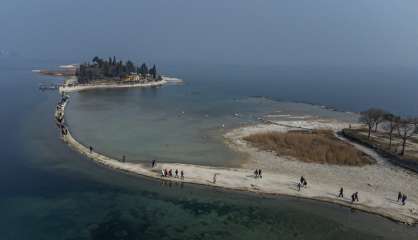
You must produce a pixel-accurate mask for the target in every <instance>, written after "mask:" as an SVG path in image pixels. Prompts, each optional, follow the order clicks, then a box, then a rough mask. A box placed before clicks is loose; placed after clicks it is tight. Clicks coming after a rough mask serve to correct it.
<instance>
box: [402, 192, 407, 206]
mask: <svg viewBox="0 0 418 240" xmlns="http://www.w3.org/2000/svg"><path fill="white" fill-rule="evenodd" d="M407 198H408V197H407V196H406V194H403V195H402V205H405V203H406V199H407Z"/></svg>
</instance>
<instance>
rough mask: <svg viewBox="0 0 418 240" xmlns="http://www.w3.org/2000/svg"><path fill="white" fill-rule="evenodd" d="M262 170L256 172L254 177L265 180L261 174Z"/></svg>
mask: <svg viewBox="0 0 418 240" xmlns="http://www.w3.org/2000/svg"><path fill="white" fill-rule="evenodd" d="M261 173H262V172H261V169H256V170H254V176H255V178H263V175H262V174H261Z"/></svg>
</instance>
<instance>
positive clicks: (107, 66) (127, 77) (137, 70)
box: [76, 57, 161, 84]
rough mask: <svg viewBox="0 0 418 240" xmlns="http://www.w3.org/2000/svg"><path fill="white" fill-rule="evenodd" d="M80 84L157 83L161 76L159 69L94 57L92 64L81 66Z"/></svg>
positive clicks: (78, 70) (130, 62)
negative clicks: (110, 82) (114, 82)
mask: <svg viewBox="0 0 418 240" xmlns="http://www.w3.org/2000/svg"><path fill="white" fill-rule="evenodd" d="M76 75H77V78H78V82H79V83H82V84H83V83H90V82H92V81H97V80H109V81H143V82H146V81H157V80H161V76H160V75H159V74H158V72H157V67H156V66H155V65H154V66H153V67H152V68H148V66H147V65H146V64H145V63H143V64H142V65H141V66H140V67H138V66H136V65H135V64H134V63H133V62H132V61H130V60H128V61H126V62H123V61H121V60H116V57H113V59H112V58H110V57H109V59H108V60H106V59H101V58H99V57H94V58H93V60H92V62H91V63H89V62H88V63H84V64H80V67H79V68H78V69H77V72H76Z"/></svg>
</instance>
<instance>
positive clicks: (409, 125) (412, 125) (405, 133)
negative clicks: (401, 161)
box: [397, 119, 417, 155]
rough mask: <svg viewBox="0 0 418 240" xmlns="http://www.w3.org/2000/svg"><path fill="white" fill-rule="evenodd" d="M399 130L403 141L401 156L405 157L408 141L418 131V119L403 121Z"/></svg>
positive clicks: (399, 125) (400, 122)
mask: <svg viewBox="0 0 418 240" xmlns="http://www.w3.org/2000/svg"><path fill="white" fill-rule="evenodd" d="M397 129H398V135H399V137H400V138H401V139H402V150H401V153H400V155H404V154H405V146H406V141H407V140H408V139H409V138H410V137H412V135H414V134H415V133H416V131H417V121H416V119H401V120H400V121H399V124H398V127H397Z"/></svg>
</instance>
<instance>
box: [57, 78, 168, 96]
mask: <svg viewBox="0 0 418 240" xmlns="http://www.w3.org/2000/svg"><path fill="white" fill-rule="evenodd" d="M166 83H167V81H166V80H164V79H163V80H160V81H155V82H147V83H110V84H107V83H101V84H77V85H63V86H61V87H60V88H59V91H60V93H69V92H78V91H85V90H92V89H108V88H135V87H156V86H161V85H164V84H166Z"/></svg>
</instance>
